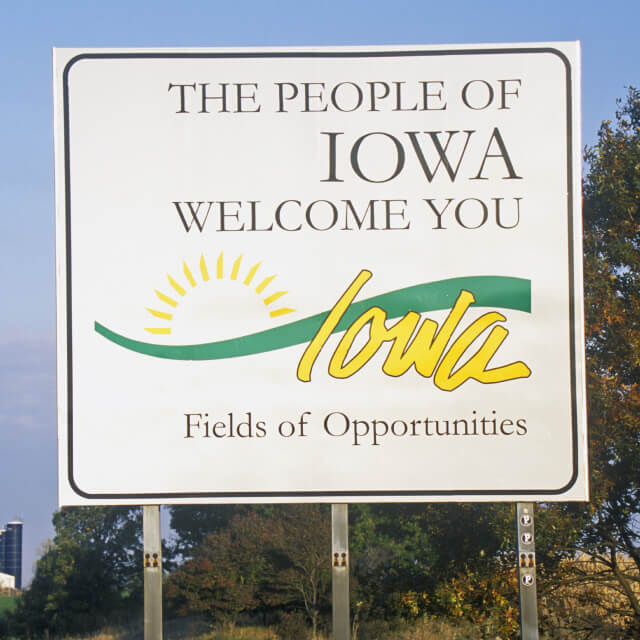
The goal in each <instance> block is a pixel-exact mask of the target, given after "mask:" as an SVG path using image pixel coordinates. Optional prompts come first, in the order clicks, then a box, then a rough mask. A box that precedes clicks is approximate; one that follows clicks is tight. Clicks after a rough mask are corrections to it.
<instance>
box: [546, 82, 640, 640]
mask: <svg viewBox="0 0 640 640" xmlns="http://www.w3.org/2000/svg"><path fill="white" fill-rule="evenodd" d="M585 161H586V163H587V166H588V173H587V176H586V178H585V181H584V188H583V192H584V250H585V262H584V265H585V269H584V284H585V332H586V352H587V390H588V410H589V455H590V471H591V480H592V482H591V502H590V504H589V505H586V506H585V505H579V506H578V507H579V508H578V507H574V508H573V509H571V510H569V509H566V508H563V507H559V508H557V509H556V511H557V512H563V513H564V514H565V515H567V514H569V515H572V516H573V518H574V525H576V524H577V525H578V527H579V533H578V536H577V542H576V544H575V545H574V546H573V547H570V550H571V551H572V552H573V553H574V560H572V561H568V560H565V562H564V564H563V565H562V568H563V572H564V577H565V581H567V580H568V581H570V582H571V585H572V588H573V591H572V594H569V595H567V596H566V597H567V598H569V599H570V598H571V597H572V598H574V599H575V598H576V595H577V594H589V593H590V594H591V596H590V600H589V601H590V605H589V606H586V605H585V602H581V603H580V606H579V607H574V608H573V610H572V613H571V616H567V615H564V616H562V621H563V623H564V624H567V623H569V624H570V626H571V628H572V630H573V631H574V637H579V636H578V633H584V634H585V637H586V634H588V633H591V632H593V630H594V628H595V627H597V626H598V625H599V624H602V625H609V626H610V627H611V628H615V629H617V630H618V632H619V633H620V634H627V633H631V634H632V635H633V636H634V637H638V635H640V486H639V482H640V429H639V426H640V421H639V418H640V386H639V384H640V94H639V92H638V91H637V90H636V89H633V88H630V89H629V92H628V95H627V98H626V100H625V101H624V102H622V101H619V109H618V112H617V113H616V121H615V124H613V123H611V122H608V121H607V122H604V123H603V124H602V126H601V127H600V130H599V132H598V141H597V143H596V144H595V145H594V146H592V147H590V148H589V149H587V150H586V153H585ZM557 521H558V522H560V520H557ZM565 522H566V521H565ZM577 554H581V555H580V556H577ZM585 560H589V561H590V562H585ZM555 587H556V596H559V595H560V594H561V593H562V589H561V588H560V585H558V584H556V585H555ZM580 589H582V591H580ZM611 593H615V594H617V595H616V597H615V598H613V599H611V598H605V594H609V595H610V594H611ZM607 602H609V603H611V604H610V606H609V605H607V604H606V603H607ZM595 610H597V612H598V614H597V615H594V611H595ZM612 637H613V636H612ZM619 637H624V635H620V636H619ZM627 637H628V636H627Z"/></svg>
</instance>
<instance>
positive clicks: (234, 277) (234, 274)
mask: <svg viewBox="0 0 640 640" xmlns="http://www.w3.org/2000/svg"><path fill="white" fill-rule="evenodd" d="M241 263H242V254H240V255H239V256H238V257H237V258H236V261H235V262H234V263H233V269H231V279H232V280H237V279H238V271H240V264H241Z"/></svg>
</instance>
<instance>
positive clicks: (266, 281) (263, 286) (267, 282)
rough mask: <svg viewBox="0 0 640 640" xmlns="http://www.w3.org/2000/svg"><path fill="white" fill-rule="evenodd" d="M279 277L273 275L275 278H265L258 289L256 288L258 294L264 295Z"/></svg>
mask: <svg viewBox="0 0 640 640" xmlns="http://www.w3.org/2000/svg"><path fill="white" fill-rule="evenodd" d="M276 277H277V276H275V275H273V276H269V277H268V278H265V279H264V280H263V281H262V282H261V283H260V284H259V285H258V286H257V287H256V293H262V292H263V291H264V290H265V289H266V288H267V287H268V286H269V285H270V284H271V283H272V282H273V281H274V280H275V279H276Z"/></svg>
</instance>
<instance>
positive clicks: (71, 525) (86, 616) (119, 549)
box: [9, 507, 142, 637]
mask: <svg viewBox="0 0 640 640" xmlns="http://www.w3.org/2000/svg"><path fill="white" fill-rule="evenodd" d="M53 524H54V528H55V537H54V539H53V542H52V543H51V544H50V545H49V546H48V547H47V548H46V549H45V550H44V553H43V555H42V556H41V558H40V559H39V560H38V563H37V565H36V572H35V576H34V578H33V581H32V583H31V586H30V587H29V589H27V590H26V591H25V593H24V594H23V596H22V598H21V599H20V600H19V602H18V606H17V609H16V611H15V612H13V613H12V614H11V616H10V617H9V627H10V630H11V632H12V634H14V635H17V636H19V637H42V636H44V635H49V634H51V635H54V636H55V635H62V634H68V633H79V632H86V631H93V630H95V629H98V628H99V627H100V626H102V625H104V624H106V623H107V622H108V621H109V622H113V621H114V619H117V618H118V617H122V616H125V615H126V614H127V612H128V610H129V609H130V608H131V607H132V606H135V607H136V610H137V608H138V607H139V606H140V603H141V598H142V546H141V539H140V538H141V519H140V512H139V510H138V509H129V508H126V507H121V508H106V507H74V508H67V509H63V510H62V511H58V512H56V513H55V514H54V516H53Z"/></svg>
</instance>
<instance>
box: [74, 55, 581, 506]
mask: <svg viewBox="0 0 640 640" xmlns="http://www.w3.org/2000/svg"><path fill="white" fill-rule="evenodd" d="M540 53H546V54H552V55H555V56H557V57H558V58H560V60H561V61H562V62H563V64H564V66H565V82H566V127H567V141H566V153H567V234H568V240H569V246H568V257H569V261H568V268H569V336H570V358H571V436H572V451H573V456H572V462H573V471H572V475H571V477H570V479H569V481H568V482H567V484H565V485H564V486H562V487H560V488H558V489H499V490H496V489H493V490H480V489H468V490H460V489H456V490H439V491H428V490H400V491H388V490H379V491H222V492H215V491H203V492H165V493H162V492H149V493H89V492H87V491H83V490H82V489H81V488H80V487H79V486H78V485H77V483H76V481H75V479H74V477H73V362H72V355H73V349H72V291H71V258H72V256H71V176H70V158H71V154H70V142H69V138H70V123H69V73H70V71H71V68H72V67H73V65H74V64H76V63H77V62H80V61H81V60H110V59H111V60H114V59H115V60H117V59H164V60H171V59H174V60H175V59H190V58H191V59H251V58H255V59H265V58H272V59H277V58H406V57H433V56H460V55H504V54H540ZM62 83H63V117H64V123H63V126H64V164H65V169H64V180H65V186H64V194H65V249H66V259H67V262H66V294H67V299H66V313H67V317H66V334H67V411H68V431H67V477H68V480H69V485H70V486H71V488H72V489H73V490H74V491H75V492H76V493H77V494H78V495H79V496H81V497H82V498H86V499H89V500H105V501H106V502H107V503H108V501H110V500H111V501H122V500H136V499H142V500H162V499H163V498H167V499H182V500H185V499H188V498H194V499H202V498H217V499H231V498H240V499H243V500H245V501H250V500H251V499H255V500H256V501H260V502H269V500H268V499H269V498H271V499H272V501H273V502H277V501H282V500H283V499H287V498H289V499H291V498H299V499H300V500H301V501H304V499H305V498H310V499H313V498H339V499H340V500H341V501H344V500H347V501H348V499H349V498H360V499H361V498H366V497H370V498H371V499H372V501H375V498H377V497H385V498H393V497H396V498H398V499H399V500H398V501H401V498H403V497H406V498H413V499H415V498H418V497H423V498H424V502H428V501H429V497H430V496H433V497H436V496H438V497H443V496H449V497H451V498H452V500H451V501H452V502H453V501H456V500H455V497H456V496H469V498H471V500H473V496H486V497H491V496H494V497H495V498H496V499H499V498H500V496H522V497H523V498H524V497H528V496H532V495H540V496H554V495H560V494H563V493H565V492H566V491H568V490H569V489H570V488H571V487H572V486H573V485H574V484H575V483H576V481H577V479H578V471H579V460H578V417H577V403H578V399H577V389H576V366H577V364H576V353H575V349H576V347H575V339H576V335H575V303H576V300H575V291H574V288H575V278H574V259H575V255H574V249H575V248H574V245H573V232H574V223H575V221H574V219H573V214H574V197H573V179H574V175H573V171H574V169H573V120H572V113H573V96H572V70H571V64H570V62H569V60H568V59H567V57H566V56H565V55H564V53H562V52H561V51H559V50H558V49H555V48H553V47H514V48H502V49H501V48H481V49H450V50H444V49H443V50H434V51H420V50H416V51H407V50H399V51H393V50H390V51H323V50H316V51H287V52H285V51H281V52H279V51H263V52H249V51H246V52H244V51H235V52H219V53H211V52H209V53H205V52H190V53H188V52H182V53H179V52H169V51H167V52H155V53H151V52H149V53H143V52H138V53H124V52H123V53H82V54H79V55H77V56H75V57H73V58H71V60H69V62H68V63H67V64H66V66H65V68H64V71H63V75H62Z"/></svg>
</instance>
